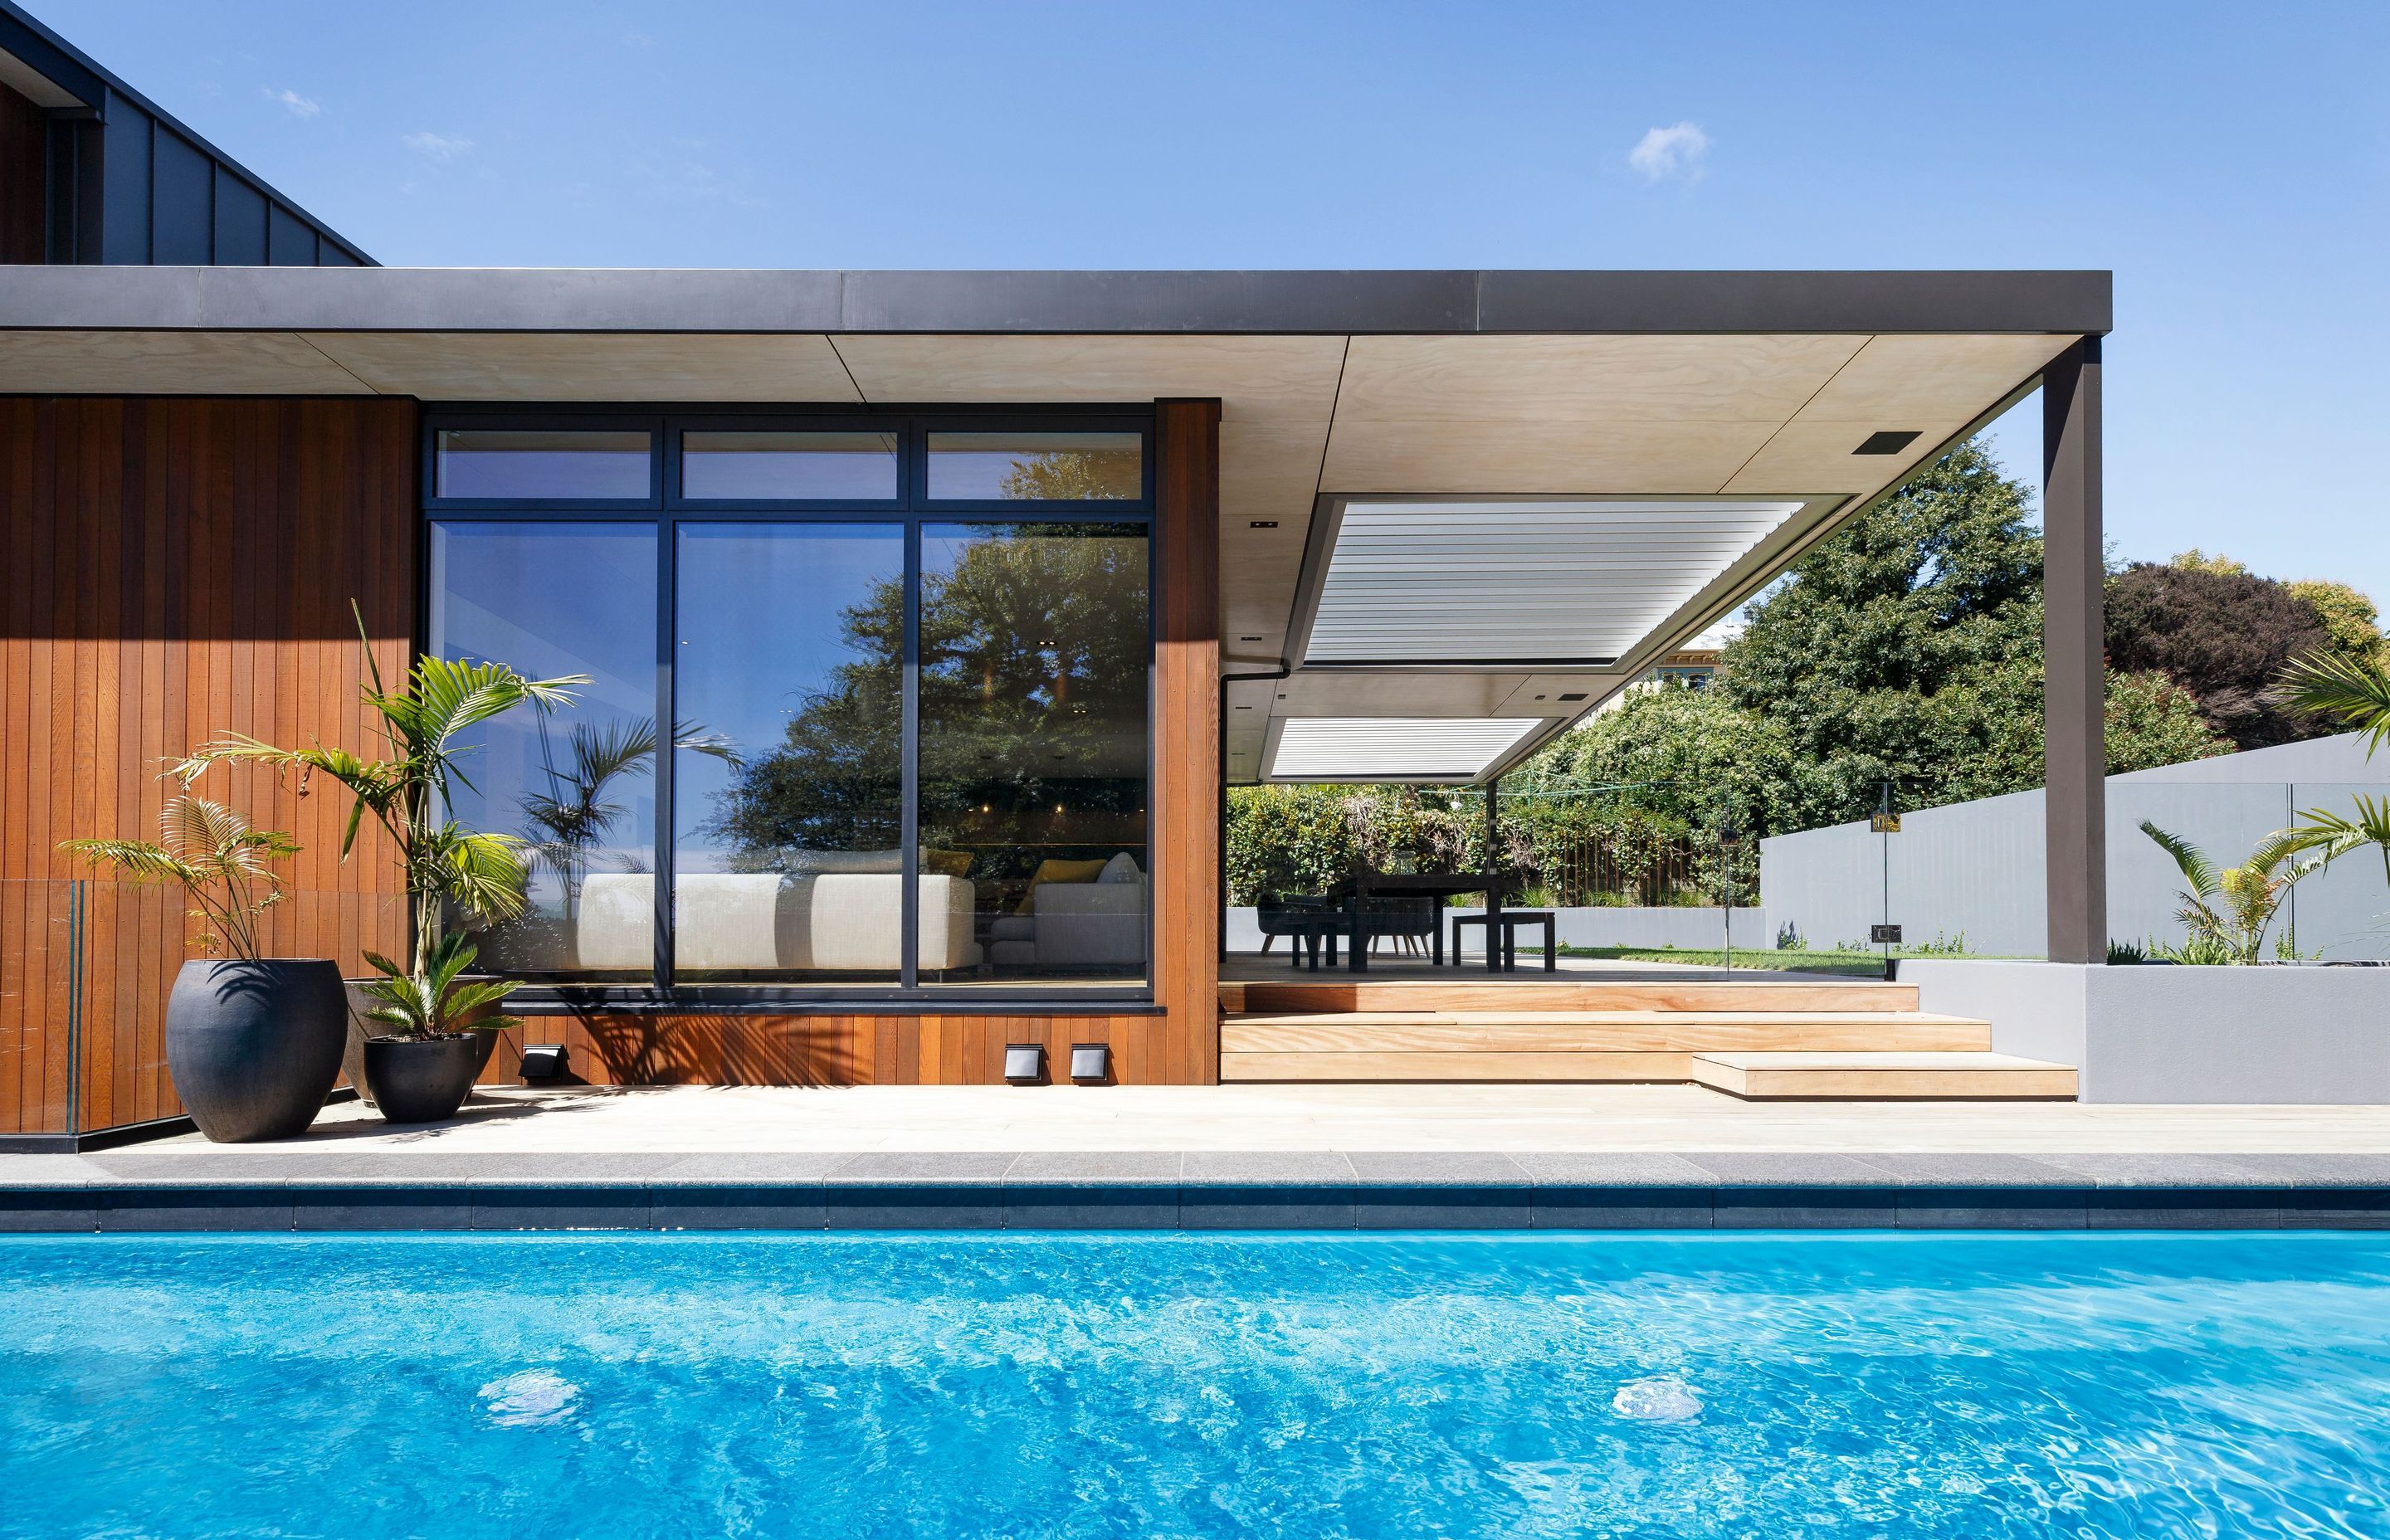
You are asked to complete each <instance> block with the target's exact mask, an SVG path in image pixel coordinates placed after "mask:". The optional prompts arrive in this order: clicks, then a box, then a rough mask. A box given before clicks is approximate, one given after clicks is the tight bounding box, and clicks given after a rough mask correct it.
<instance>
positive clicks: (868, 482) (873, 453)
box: [680, 430, 897, 503]
mask: <svg viewBox="0 0 2390 1540" xmlns="http://www.w3.org/2000/svg"><path fill="white" fill-rule="evenodd" d="M896 454H897V436H896V435H895V434H894V433H887V432H876V433H844V432H811V431H806V432H791V433H780V432H752V431H749V432H705V431H699V430H690V431H688V432H686V433H683V434H682V435H681V436H680V487H681V494H682V495H683V496H685V497H687V498H689V499H690V500H692V501H696V502H752V501H761V500H765V499H769V500H772V501H775V502H788V503H800V502H824V503H893V502H894V501H895V500H896V484H897V483H896V466H897V461H896Z"/></svg>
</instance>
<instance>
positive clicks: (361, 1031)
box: [341, 973, 504, 1106]
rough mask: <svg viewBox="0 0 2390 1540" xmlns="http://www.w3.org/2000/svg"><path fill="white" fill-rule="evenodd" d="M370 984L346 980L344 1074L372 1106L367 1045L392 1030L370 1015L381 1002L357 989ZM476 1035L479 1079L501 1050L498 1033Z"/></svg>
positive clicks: (474, 978) (472, 976)
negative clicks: (478, 1054) (347, 1021)
mask: <svg viewBox="0 0 2390 1540" xmlns="http://www.w3.org/2000/svg"><path fill="white" fill-rule="evenodd" d="M488 977H490V975H488V974H486V973H469V974H466V975H464V976H462V977H461V978H460V979H459V980H458V981H457V982H460V983H474V982H479V981H480V980H482V979H486V978H488ZM366 982H369V981H367V980H365V979H349V980H346V981H344V987H345V989H346V990H347V992H348V997H349V1040H348V1052H347V1053H346V1054H344V1055H342V1056H341V1073H343V1074H345V1075H347V1076H348V1077H349V1084H350V1086H351V1087H352V1088H353V1089H354V1090H355V1091H356V1093H357V1098H358V1099H359V1100H361V1101H363V1102H365V1103H366V1105H368V1106H370V1105H372V1103H373V1099H374V1094H373V1087H372V1086H371V1085H369V1084H366V1042H367V1041H368V1040H369V1039H372V1038H375V1037H379V1036H380V1035H381V1034H382V1033H386V1032H388V1031H389V1030H390V1028H389V1026H388V1025H387V1024H386V1023H384V1022H380V1021H377V1020H373V1019H372V1018H371V1017H369V1016H367V1015H366V1012H367V1011H369V1010H371V1009H373V1007H376V1006H378V1005H379V1004H380V1003H381V1002H380V1001H379V1000H376V999H375V998H374V997H373V996H371V995H367V994H366V992H365V991H364V990H362V989H359V988H358V987H357V986H358V985H359V984H362V983H366ZM489 1008H490V1009H491V1010H493V1011H495V1010H499V1009H502V1008H504V1007H500V1006H492V1007H489ZM473 1035H474V1036H475V1037H477V1038H479V1039H481V1043H482V1046H481V1058H480V1060H479V1061H478V1062H477V1063H476V1064H475V1065H474V1066H473V1074H474V1078H475V1079H477V1080H478V1079H479V1078H481V1072H482V1070H483V1069H485V1068H487V1067H488V1065H489V1062H490V1056H491V1055H492V1054H493V1053H495V1052H496V1051H497V1046H498V1034H497V1033H494V1032H477V1033H473ZM468 1094H470V1093H468Z"/></svg>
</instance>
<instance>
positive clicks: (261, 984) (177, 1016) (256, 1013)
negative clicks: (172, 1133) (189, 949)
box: [166, 957, 348, 1144]
mask: <svg viewBox="0 0 2390 1540" xmlns="http://www.w3.org/2000/svg"><path fill="white" fill-rule="evenodd" d="M347 1035H348V1004H347V1000H346V998H345V996H344V995H343V994H342V992H341V970H340V969H338V968H337V967H335V966H333V965H332V964H331V963H329V962H326V961H322V960H319V959H316V958H311V957H267V958H263V959H261V960H258V961H255V962H244V961H238V960H233V959H228V958H198V959H195V960H193V961H191V962H186V963H185V964H184V965H183V970H182V972H181V973H180V974H178V975H176V977H175V979H174V989H173V994H171V995H168V996H167V997H166V1068H167V1071H168V1072H170V1073H172V1074H173V1077H174V1094H175V1095H176V1096H178V1097H182V1099H183V1107H184V1110H186V1111H188V1112H189V1113H190V1114H191V1121H192V1122H193V1123H197V1124H199V1132H200V1133H202V1134H204V1135H206V1136H208V1137H209V1138H211V1139H213V1140H215V1141H217V1142H218V1143H220V1144H238V1143H245V1142H247V1141H251V1140H255V1139H289V1138H295V1137H296V1136H299V1135H301V1134H303V1133H305V1132H306V1129H307V1125H308V1124H309V1123H313V1122H315V1113H316V1112H317V1111H318V1110H321V1109H322V1107H323V1105H324V1098H325V1097H327V1096H328V1095H329V1094H330V1093H331V1089H332V1082H333V1081H334V1080H336V1079H338V1078H339V1077H340V1073H341V1047H342V1046H343V1044H344V1042H345V1041H346V1039H347Z"/></svg>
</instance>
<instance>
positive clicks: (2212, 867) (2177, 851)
mask: <svg viewBox="0 0 2390 1540" xmlns="http://www.w3.org/2000/svg"><path fill="white" fill-rule="evenodd" d="M2141 832H2142V833H2143V834H2146V835H2148V836H2149V837H2150V838H2151V839H2152V841H2156V843H2157V847H2158V848H2159V849H2160V850H2162V851H2164V852H2165V853H2167V854H2168V855H2171V856H2173V857H2174V864H2175V866H2176V867H2177V869H2178V870H2179V871H2180V872H2181V873H2182V879H2183V880H2184V881H2186V882H2188V883H2190V884H2191V892H2192V893H2193V894H2195V895H2196V896H2198V897H2200V898H2210V897H2213V896H2214V895H2215V892H2216V889H2217V883H2218V881H2219V880H2220V878H2219V877H2218V875H2217V869H2216V863H2215V862H2213V861H2211V860H2209V859H2208V858H2207V855H2206V853H2205V852H2204V851H2202V850H2201V849H2200V848H2199V847H2198V846H2197V845H2194V844H2192V843H2191V841H2188V840H2186V839H2184V838H2182V836H2180V835H2178V834H2169V833H2167V832H2166V831H2165V829H2162V828H2158V826H2157V825H2156V824H2154V823H2152V822H2151V821H2150V820H2149V819H2147V818H2144V819H2142V820H2141Z"/></svg>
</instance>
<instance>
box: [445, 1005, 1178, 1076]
mask: <svg viewBox="0 0 2390 1540" xmlns="http://www.w3.org/2000/svg"><path fill="white" fill-rule="evenodd" d="M1164 1032H1165V1025H1164V1019H1163V1017H1161V1016H1158V1015H1155V1014H1153V1013H1152V1012H1150V1011H1148V1012H1141V1013H1138V1014H1135V1015H1130V1014H1104V1013H1100V1012H1099V1013H1094V1014H1086V1015H1055V1014H1050V1013H1047V1014H1039V1015H1028V1016H1023V1015H1002V1016H999V1015H967V1014H950V1013H945V1012H938V1013H924V1014H921V1015H887V1014H857V1015H843V1014H830V1013H815V1012H805V1013H789V1012H773V1013H769V1014H764V1013H756V1014H740V1013H738V1012H728V1011H725V1012H690V1013H687V1014H675V1013H666V1012H653V1013H633V1012H598V1011H589V1012H584V1013H580V1014H574V1015H543V1016H533V1017H529V1018H526V1019H525V1020H524V1025H523V1026H522V1027H520V1028H510V1029H508V1031H507V1032H506V1033H504V1034H503V1041H502V1042H501V1044H500V1046H499V1047H498V1049H497V1051H496V1052H495V1053H493V1054H492V1055H491V1056H490V1063H489V1068H488V1069H487V1070H486V1071H485V1072H483V1074H482V1079H483V1080H484V1081H485V1082H489V1083H493V1084H520V1083H521V1082H520V1077H519V1076H518V1075H517V1074H516V1072H515V1071H516V1068H517V1066H518V1065H519V1064H520V1062H521V1055H522V1047H523V1045H524V1044H526V1043H561V1044H563V1045H564V1046H565V1047H566V1050H567V1053H568V1056H569V1059H570V1068H571V1072H572V1076H573V1078H575V1079H578V1080H582V1081H586V1082H588V1083H589V1084H596V1085H873V1084H908V1085H909V1084H919V1085H995V1084H1002V1082H1003V1080H1004V1050H1005V1048H1006V1046H1008V1045H1009V1044H1014V1043H1040V1044H1043V1045H1045V1048H1046V1059H1047V1069H1048V1071H1049V1072H1051V1073H1052V1075H1053V1076H1054V1078H1056V1079H1058V1080H1068V1079H1069V1078H1070V1068H1071V1060H1070V1053H1071V1048H1072V1046H1073V1045H1074V1044H1079V1043H1106V1044H1110V1045H1111V1049H1112V1079H1113V1082H1114V1083H1115V1084H1123V1085H1137V1084H1168V1083H1172V1082H1173V1080H1174V1077H1172V1076H1171V1075H1169V1074H1167V1073H1165V1072H1163V1069H1164V1065H1165V1063H1166V1060H1165V1059H1164V1057H1163V1055H1162V1054H1161V1053H1160V1052H1159V1051H1158V1050H1159V1048H1160V1045H1161V1041H1162V1038H1163V1034H1164ZM1180 1083H1183V1082H1180Z"/></svg>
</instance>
